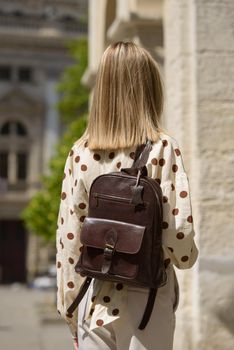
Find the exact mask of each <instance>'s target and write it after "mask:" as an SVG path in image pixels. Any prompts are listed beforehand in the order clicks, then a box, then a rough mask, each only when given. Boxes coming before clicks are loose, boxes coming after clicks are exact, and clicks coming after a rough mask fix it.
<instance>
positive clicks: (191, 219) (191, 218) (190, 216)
mask: <svg viewBox="0 0 234 350" xmlns="http://www.w3.org/2000/svg"><path fill="white" fill-rule="evenodd" d="M187 221H188V222H190V223H192V222H193V217H192V215H189V216H188V217H187Z"/></svg>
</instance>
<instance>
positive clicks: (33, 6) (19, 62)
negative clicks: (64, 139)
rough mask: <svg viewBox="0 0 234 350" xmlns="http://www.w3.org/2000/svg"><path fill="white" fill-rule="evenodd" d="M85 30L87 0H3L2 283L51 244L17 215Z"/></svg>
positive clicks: (36, 182) (43, 155) (37, 266)
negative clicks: (73, 47)
mask: <svg viewBox="0 0 234 350" xmlns="http://www.w3.org/2000/svg"><path fill="white" fill-rule="evenodd" d="M84 35H85V36H86V35H87V2H86V1H85V0H79V1H78V0H48V1H46V2H45V1H42V0H37V1H35V0H17V1H16V0H12V1H4V0H0V48H1V55H0V179H1V181H0V283H11V282H15V281H19V282H30V281H31V279H32V278H33V277H34V276H35V275H36V274H39V273H42V272H43V271H44V270H45V269H46V268H47V267H48V263H49V260H50V254H51V249H49V247H48V246H47V245H44V244H43V243H42V240H41V239H40V238H39V237H37V236H35V235H33V234H30V233H29V232H26V229H25V227H24V225H23V222H22V221H21V220H20V218H19V215H20V213H21V211H22V209H23V208H24V207H25V206H26V205H27V203H28V201H29V200H30V198H32V196H33V195H34V194H35V192H36V191H37V190H38V188H40V176H41V174H42V173H45V172H47V163H48V160H49V158H50V157H51V155H52V154H53V151H54V145H55V143H56V141H57V139H58V137H59V135H60V132H61V130H60V129H61V125H60V123H59V115H58V112H57V110H56V108H55V105H56V102H57V101H58V98H59V96H58V93H57V92H56V84H57V82H58V80H59V77H60V75H61V73H62V72H63V70H64V68H65V67H66V66H67V65H69V64H71V63H72V61H71V58H70V57H69V56H68V50H67V48H66V47H65V42H66V41H67V40H69V39H72V38H77V37H79V36H84Z"/></svg>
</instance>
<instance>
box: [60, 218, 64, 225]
mask: <svg viewBox="0 0 234 350" xmlns="http://www.w3.org/2000/svg"><path fill="white" fill-rule="evenodd" d="M63 223H64V218H62V217H61V225H63Z"/></svg>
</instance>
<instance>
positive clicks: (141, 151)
mask: <svg viewBox="0 0 234 350" xmlns="http://www.w3.org/2000/svg"><path fill="white" fill-rule="evenodd" d="M151 150H152V141H151V140H149V139H147V142H146V143H145V144H142V145H140V146H137V149H136V153H135V158H134V162H133V164H132V168H143V166H144V165H146V163H147V160H148V158H149V153H150V151H151Z"/></svg>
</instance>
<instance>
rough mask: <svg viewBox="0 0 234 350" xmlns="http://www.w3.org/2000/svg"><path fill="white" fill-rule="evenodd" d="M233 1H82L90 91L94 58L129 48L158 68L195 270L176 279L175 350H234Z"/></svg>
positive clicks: (85, 82)
mask: <svg viewBox="0 0 234 350" xmlns="http://www.w3.org/2000/svg"><path fill="white" fill-rule="evenodd" d="M233 15H234V2H233V1H232V0H221V1H216V0H212V1H211V0H196V1H194V0H180V1H178V0H99V1H96V0H90V1H89V33H88V36H89V65H88V67H87V70H86V72H85V74H84V76H83V78H82V79H83V82H84V84H86V85H87V86H89V87H90V89H91V98H92V87H93V84H94V80H95V75H96V72H97V67H98V64H99V61H100V58H101V55H102V53H103V51H104V50H105V48H106V47H107V46H108V45H109V44H110V43H112V42H114V41H117V40H133V41H135V42H136V43H139V44H141V45H143V46H144V47H145V48H146V49H148V50H149V51H150V52H151V53H152V55H153V57H154V58H155V59H156V60H157V61H158V62H159V63H160V65H161V68H162V71H163V76H164V81H165V88H166V106H165V112H164V116H163V123H164V125H165V126H166V127H167V129H168V130H170V132H171V134H173V135H174V137H175V138H176V139H177V140H178V142H179V144H180V147H181V149H182V152H183V158H184V164H185V168H186V171H187V173H188V176H189V179H190V189H191V197H192V204H193V217H194V225H195V231H196V242H197V244H198V247H199V250H200V256H199V261H198V262H197V264H196V266H194V267H193V268H192V269H191V270H188V271H178V270H176V272H177V275H178V278H179V282H180V290H181V293H180V305H179V308H178V311H177V321H176V323H177V328H176V334H175V350H181V349H186V350H198V349H199V350H210V349H212V350H215V349H217V350H220V349H222V350H231V349H233V348H234V299H233V295H234V275H233V268H234V255H233V249H234V236H233V224H234V223H233V216H232V214H231V213H232V211H231V210H232V208H233V189H234V180H233V179H234V176H233V175H234V174H233V161H234V157H233V155H234V138H233V132H234V125H233V112H234V104H233V96H234V94H233V92H234V81H233V79H230V77H231V76H233V64H232V60H233V57H232V56H233V49H234V32H233V26H232V25H233Z"/></svg>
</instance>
